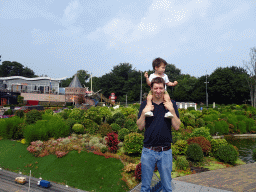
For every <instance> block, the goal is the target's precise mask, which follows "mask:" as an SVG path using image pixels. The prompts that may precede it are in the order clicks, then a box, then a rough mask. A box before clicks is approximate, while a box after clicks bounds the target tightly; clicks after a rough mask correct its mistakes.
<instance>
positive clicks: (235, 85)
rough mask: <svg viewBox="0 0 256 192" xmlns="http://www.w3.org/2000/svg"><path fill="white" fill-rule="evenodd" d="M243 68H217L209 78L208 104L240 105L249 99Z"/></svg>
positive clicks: (245, 74)
mask: <svg viewBox="0 0 256 192" xmlns="http://www.w3.org/2000/svg"><path fill="white" fill-rule="evenodd" d="M246 76H248V75H247V73H246V71H245V70H244V69H243V68H239V67H235V66H232V67H226V68H221V67H220V68H217V69H216V70H215V71H214V72H213V73H212V74H211V75H210V77H209V84H208V85H209V92H208V94H209V103H212V102H216V103H220V104H232V103H236V104H241V103H243V102H244V101H245V100H247V99H249V98H250V91H249V89H248V86H247V82H246Z"/></svg>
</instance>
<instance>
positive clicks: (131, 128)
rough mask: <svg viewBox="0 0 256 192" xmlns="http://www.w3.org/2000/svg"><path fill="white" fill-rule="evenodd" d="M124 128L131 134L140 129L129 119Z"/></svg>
mask: <svg viewBox="0 0 256 192" xmlns="http://www.w3.org/2000/svg"><path fill="white" fill-rule="evenodd" d="M124 128H126V129H128V130H129V131H130V132H136V131H137V129H138V126H137V124H136V123H135V122H134V121H133V120H132V119H127V120H126V121H125V122H124Z"/></svg>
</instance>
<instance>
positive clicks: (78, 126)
mask: <svg viewBox="0 0 256 192" xmlns="http://www.w3.org/2000/svg"><path fill="white" fill-rule="evenodd" d="M72 130H73V131H74V132H75V133H77V134H83V133H84V126H83V125H81V124H78V123H77V124H74V125H73V127H72Z"/></svg>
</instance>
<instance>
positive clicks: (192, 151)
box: [186, 143, 204, 162]
mask: <svg viewBox="0 0 256 192" xmlns="http://www.w3.org/2000/svg"><path fill="white" fill-rule="evenodd" d="M186 155H187V157H188V159H190V160H191V161H194V162H200V161H202V160H203V158H204V154H203V151H202V148H201V147H200V146H199V145H198V144H197V143H192V144H190V145H189V146H188V149H187V152H186Z"/></svg>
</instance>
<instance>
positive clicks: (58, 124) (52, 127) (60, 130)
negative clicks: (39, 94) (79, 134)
mask: <svg viewBox="0 0 256 192" xmlns="http://www.w3.org/2000/svg"><path fill="white" fill-rule="evenodd" d="M47 126H48V129H49V131H50V133H49V134H48V138H47V140H48V139H49V138H51V137H53V138H55V139H58V138H60V137H67V136H68V135H69V134H70V128H69V126H68V125H67V124H66V122H65V121H63V119H62V118H61V117H58V116H53V117H52V118H51V119H50V120H49V121H48V122H47ZM48 129H47V130H48Z"/></svg>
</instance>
